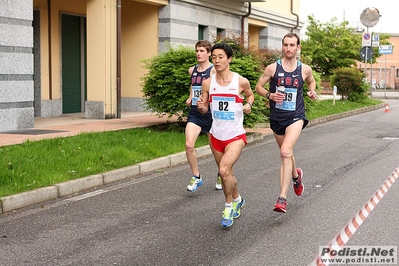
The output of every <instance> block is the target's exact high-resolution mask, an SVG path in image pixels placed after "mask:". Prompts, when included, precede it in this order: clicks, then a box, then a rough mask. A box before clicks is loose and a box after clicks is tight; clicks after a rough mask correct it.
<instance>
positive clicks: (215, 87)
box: [197, 43, 255, 227]
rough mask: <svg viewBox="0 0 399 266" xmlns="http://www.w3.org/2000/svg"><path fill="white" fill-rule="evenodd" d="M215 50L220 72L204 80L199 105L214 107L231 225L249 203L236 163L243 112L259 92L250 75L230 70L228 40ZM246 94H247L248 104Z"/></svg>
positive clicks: (214, 137)
mask: <svg viewBox="0 0 399 266" xmlns="http://www.w3.org/2000/svg"><path fill="white" fill-rule="evenodd" d="M211 52H212V53H211V55H212V63H213V65H214V68H215V70H216V74H214V75H212V76H211V78H210V79H206V80H204V81H203V82H202V97H201V98H200V99H199V100H198V101H197V107H198V110H199V111H200V112H201V113H202V114H204V113H206V112H207V110H208V106H210V107H211V112H212V117H213V122H212V127H211V130H210V133H211V134H210V135H211V143H212V146H213V156H214V157H215V161H216V163H217V165H218V167H219V174H220V176H221V178H222V187H223V193H224V197H225V205H224V207H225V208H224V211H223V214H222V226H223V227H229V226H231V225H233V221H234V219H236V218H238V217H240V213H241V208H242V207H243V206H244V204H245V200H244V198H242V197H241V195H240V194H239V193H238V189H237V179H236V177H235V176H234V173H233V166H234V164H235V163H236V162H237V160H238V159H239V158H240V154H241V152H242V149H243V148H244V146H245V144H246V135H245V129H244V126H243V121H244V115H243V113H246V114H249V113H250V112H251V107H252V103H253V102H254V100H255V96H254V94H253V92H252V90H251V87H250V84H249V81H248V79H246V78H244V77H242V76H240V75H238V74H237V73H234V72H232V71H230V62H231V60H232V58H233V49H232V48H231V47H230V46H229V45H228V44H226V43H217V44H215V45H214V46H213V47H212V50H211ZM242 94H245V99H246V104H245V105H243V102H244V98H243V97H242Z"/></svg>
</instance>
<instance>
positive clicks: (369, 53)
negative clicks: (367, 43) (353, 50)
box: [360, 47, 374, 61]
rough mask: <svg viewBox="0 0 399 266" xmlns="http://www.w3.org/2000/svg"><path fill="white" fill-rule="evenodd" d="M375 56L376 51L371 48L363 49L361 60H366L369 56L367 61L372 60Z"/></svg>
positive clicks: (361, 50)
mask: <svg viewBox="0 0 399 266" xmlns="http://www.w3.org/2000/svg"><path fill="white" fill-rule="evenodd" d="M373 55H374V51H373V49H372V48H371V47H363V48H362V49H360V58H361V59H362V60H365V59H366V56H367V61H368V60H370V59H371V58H372V57H373Z"/></svg>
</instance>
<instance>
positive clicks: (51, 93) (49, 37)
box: [47, 0, 53, 100]
mask: <svg viewBox="0 0 399 266" xmlns="http://www.w3.org/2000/svg"><path fill="white" fill-rule="evenodd" d="M47 24H48V25H47V29H48V33H47V35H48V79H49V80H48V88H49V93H48V94H49V100H52V99H53V66H52V57H51V0H47Z"/></svg>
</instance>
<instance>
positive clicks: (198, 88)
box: [191, 86, 202, 105]
mask: <svg viewBox="0 0 399 266" xmlns="http://www.w3.org/2000/svg"><path fill="white" fill-rule="evenodd" d="M192 89H193V98H192V99H191V105H197V102H198V100H199V98H200V97H201V95H202V90H201V86H192Z"/></svg>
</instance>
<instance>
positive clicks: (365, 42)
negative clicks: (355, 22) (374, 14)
mask: <svg viewBox="0 0 399 266" xmlns="http://www.w3.org/2000/svg"><path fill="white" fill-rule="evenodd" d="M362 46H363V47H365V46H371V34H370V33H369V32H365V33H363V38H362Z"/></svg>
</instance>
